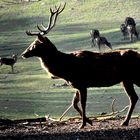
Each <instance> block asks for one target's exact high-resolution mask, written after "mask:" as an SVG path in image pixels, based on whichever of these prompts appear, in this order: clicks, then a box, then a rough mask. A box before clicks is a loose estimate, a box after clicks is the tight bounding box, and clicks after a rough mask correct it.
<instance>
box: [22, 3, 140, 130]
mask: <svg viewBox="0 0 140 140" xmlns="http://www.w3.org/2000/svg"><path fill="white" fill-rule="evenodd" d="M65 5H66V4H65ZM65 5H64V7H62V8H61V7H59V8H57V9H55V11H54V10H52V9H50V12H51V16H50V20H49V24H48V27H47V28H46V27H44V26H43V25H42V28H43V29H41V28H40V27H39V26H37V27H38V29H39V32H30V31H27V32H26V33H27V35H28V36H37V38H36V39H35V41H34V42H33V43H32V44H31V45H30V46H29V47H28V48H27V49H26V50H25V51H24V52H23V53H22V57H23V58H29V57H33V56H35V57H38V58H39V59H40V61H41V65H42V66H43V68H44V69H45V70H47V71H48V72H49V73H51V74H52V75H54V76H57V77H60V78H62V79H64V80H66V81H67V83H68V84H69V85H71V86H72V87H73V88H75V89H76V93H75V95H74V98H73V101H72V104H73V106H74V108H75V109H76V110H77V111H78V112H79V114H80V115H81V117H82V124H81V126H80V128H84V127H85V126H86V124H87V123H89V124H90V125H92V121H91V120H90V119H89V118H88V117H87V116H86V100H87V88H89V87H109V86H113V85H115V84H118V83H122V84H123V87H124V89H125V91H126V93H127V95H128V97H129V100H130V106H129V110H128V113H127V115H126V117H125V119H124V121H123V122H122V125H124V126H127V125H128V123H129V120H130V118H131V114H132V112H133V109H134V107H135V104H136V102H137V100H138V96H137V94H136V92H135V90H134V84H136V85H137V86H140V76H139V71H140V54H139V53H138V52H135V51H132V50H118V51H112V52H108V53H107V52H106V53H97V52H90V51H76V52H73V53H63V52H61V51H59V50H58V49H57V48H56V47H55V45H54V44H53V43H52V42H51V41H50V40H49V39H48V38H47V37H45V36H44V35H45V34H47V33H49V31H51V29H52V28H53V27H54V26H55V23H56V19H57V17H58V15H59V14H60V13H61V12H62V11H63V10H64V8H65ZM120 96H121V95H120ZM79 101H80V103H81V109H80V108H79V106H78V103H79Z"/></svg>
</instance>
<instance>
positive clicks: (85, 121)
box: [79, 88, 92, 128]
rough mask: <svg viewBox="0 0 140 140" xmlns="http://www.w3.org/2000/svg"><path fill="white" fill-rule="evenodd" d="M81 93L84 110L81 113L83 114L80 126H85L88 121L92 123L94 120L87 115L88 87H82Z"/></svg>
mask: <svg viewBox="0 0 140 140" xmlns="http://www.w3.org/2000/svg"><path fill="white" fill-rule="evenodd" d="M79 95H80V101H81V107H82V111H81V114H80V115H81V116H82V125H81V126H80V128H84V127H85V126H86V123H89V124H90V125H92V121H91V120H90V119H88V118H87V117H86V101H87V89H86V88H83V89H80V90H79ZM79 113H80V112H79Z"/></svg>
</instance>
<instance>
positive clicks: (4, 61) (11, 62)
mask: <svg viewBox="0 0 140 140" xmlns="http://www.w3.org/2000/svg"><path fill="white" fill-rule="evenodd" d="M16 61H17V55H15V54H13V55H12V58H0V65H1V66H2V65H9V66H11V68H12V73H14V65H15V63H16Z"/></svg>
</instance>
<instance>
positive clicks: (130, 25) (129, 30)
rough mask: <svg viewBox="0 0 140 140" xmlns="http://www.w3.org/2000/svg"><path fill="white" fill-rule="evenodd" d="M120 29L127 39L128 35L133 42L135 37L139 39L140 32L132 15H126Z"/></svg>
mask: <svg viewBox="0 0 140 140" xmlns="http://www.w3.org/2000/svg"><path fill="white" fill-rule="evenodd" d="M120 30H121V32H122V34H123V37H124V39H126V37H127V35H128V36H129V39H130V41H131V42H133V41H134V37H136V38H137V39H138V36H139V34H138V32H137V30H136V23H135V20H134V19H133V18H131V17H126V19H125V21H124V24H121V26H120Z"/></svg>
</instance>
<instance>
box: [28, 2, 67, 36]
mask: <svg viewBox="0 0 140 140" xmlns="http://www.w3.org/2000/svg"><path fill="white" fill-rule="evenodd" d="M65 6H66V2H65V4H64V6H63V7H62V8H61V4H60V6H59V7H58V8H57V7H56V6H55V9H56V10H54V9H52V8H50V14H51V15H50V17H49V22H48V26H47V27H45V26H44V25H43V23H42V24H41V27H42V28H43V29H41V28H40V27H39V25H37V28H38V30H39V31H40V33H39V32H30V31H26V34H27V35H30V36H33V35H45V34H47V33H48V32H49V31H50V30H51V29H52V28H53V27H54V26H55V24H56V20H57V16H58V15H59V14H60V13H61V12H62V11H63V10H64V8H65ZM60 8H61V9H60ZM52 22H53V23H52Z"/></svg>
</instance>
